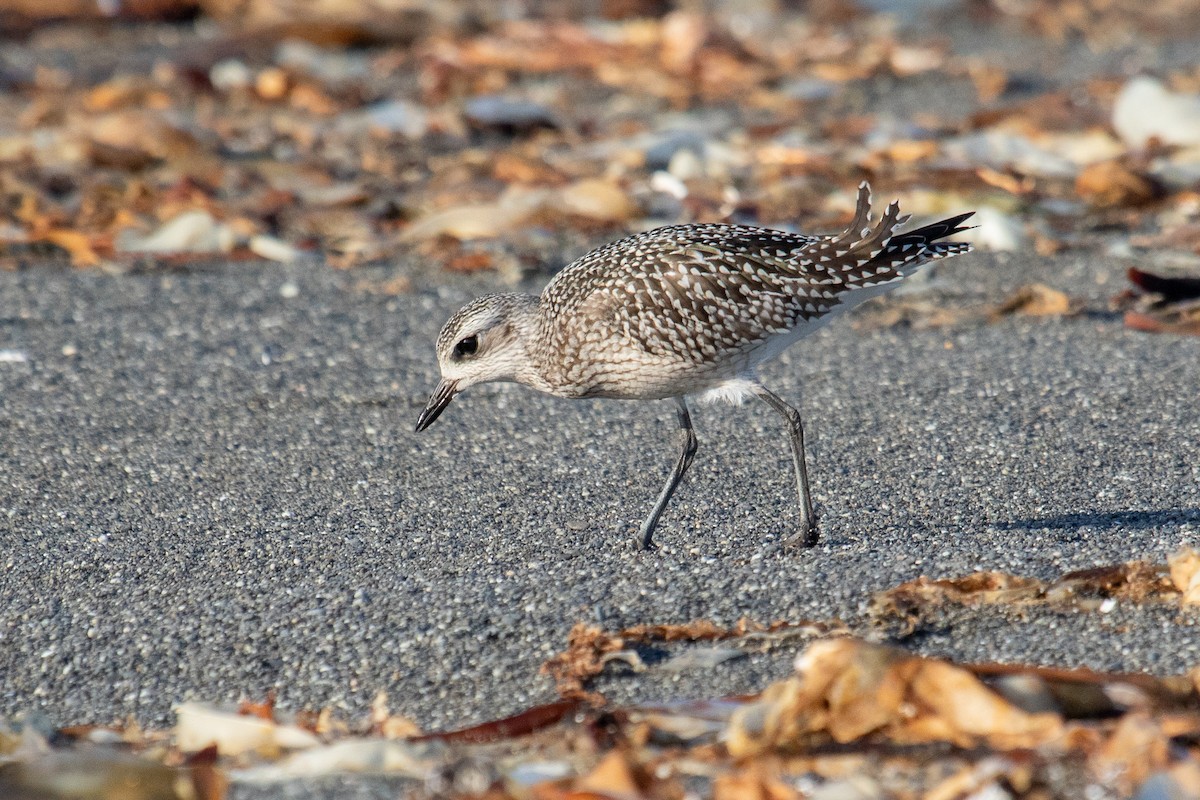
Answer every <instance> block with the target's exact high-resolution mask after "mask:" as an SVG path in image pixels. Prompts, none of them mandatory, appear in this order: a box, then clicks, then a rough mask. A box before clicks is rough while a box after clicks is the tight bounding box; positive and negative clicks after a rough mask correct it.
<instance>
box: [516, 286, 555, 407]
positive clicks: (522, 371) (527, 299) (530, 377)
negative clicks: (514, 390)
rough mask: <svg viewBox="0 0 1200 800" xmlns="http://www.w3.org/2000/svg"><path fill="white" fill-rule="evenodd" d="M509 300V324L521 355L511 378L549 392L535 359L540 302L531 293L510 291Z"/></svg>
mask: <svg viewBox="0 0 1200 800" xmlns="http://www.w3.org/2000/svg"><path fill="white" fill-rule="evenodd" d="M505 299H506V300H507V301H508V303H509V310H508V323H509V324H510V325H511V326H512V329H513V333H515V334H516V342H517V344H518V346H519V347H520V348H521V350H522V353H521V357H520V358H518V359H517V361H516V364H515V366H516V369H515V370H514V373H513V376H512V380H515V381H516V382H517V383H523V384H525V385H526V386H529V387H531V388H534V389H537V390H539V391H542V392H547V391H550V386H549V384H547V382H546V379H545V377H544V375H545V371H544V369H543V365H542V364H541V363H540V361H538V353H539V348H537V347H536V346H535V343H536V342H537V341H538V337H539V336H540V335H541V327H540V326H541V316H540V306H541V302H540V300H539V298H538V297H537V296H536V295H532V294H509V295H506V296H505Z"/></svg>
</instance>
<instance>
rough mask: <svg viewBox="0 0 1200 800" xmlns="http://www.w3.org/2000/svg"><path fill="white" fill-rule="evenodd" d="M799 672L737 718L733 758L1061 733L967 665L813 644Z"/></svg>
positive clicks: (1005, 740)
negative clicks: (875, 741)
mask: <svg viewBox="0 0 1200 800" xmlns="http://www.w3.org/2000/svg"><path fill="white" fill-rule="evenodd" d="M796 672H797V674H796V675H795V676H793V677H791V678H788V679H786V680H784V681H781V682H779V683H776V684H773V685H772V686H770V687H768V689H767V690H766V691H764V692H763V694H762V696H761V698H760V699H759V700H758V701H757V702H754V703H751V704H749V705H747V706H745V707H744V708H742V709H739V710H738V711H736V712H734V715H733V717H732V719H731V720H730V725H729V728H728V730H727V732H726V742H727V747H728V748H729V752H730V753H731V754H732V755H733V756H734V757H735V758H741V759H744V758H749V757H752V756H756V755H762V754H764V753H767V752H771V751H780V752H784V753H789V752H797V751H799V750H803V749H805V748H806V747H808V746H810V745H817V744H819V742H820V741H821V737H822V736H825V737H828V738H829V739H831V740H832V741H834V742H837V743H839V744H843V745H845V744H850V743H852V742H856V741H861V740H862V739H864V738H865V737H868V736H882V737H884V738H885V739H887V740H890V741H892V742H894V743H896V744H901V745H908V744H922V743H931V742H946V743H949V744H952V745H955V746H957V747H976V746H980V745H985V744H986V746H988V747H990V748H994V749H997V750H1002V751H1006V750H1013V749H1021V748H1028V747H1037V746H1041V745H1045V744H1048V743H1050V742H1053V741H1055V740H1057V739H1058V738H1059V737H1061V736H1062V734H1063V732H1064V727H1063V720H1062V718H1061V717H1060V716H1059V715H1057V714H1053V713H1028V712H1025V711H1022V710H1021V709H1020V708H1018V707H1017V706H1015V705H1013V704H1012V703H1010V702H1008V701H1007V700H1005V699H1004V698H1003V697H1002V696H1000V695H999V694H998V693H996V692H995V691H993V690H992V689H990V688H988V687H987V686H986V685H985V684H984V683H983V682H981V681H980V680H979V679H978V678H976V677H975V676H974V675H972V674H971V673H970V672H969V671H968V670H966V669H963V668H962V667H959V666H956V665H953V664H950V663H949V662H946V661H942V660H939V659H932V658H923V657H920V656H913V655H910V654H908V653H905V652H904V651H902V650H897V649H894V648H889V647H884V646H882V645H876V644H870V643H867V642H863V641H859V640H854V639H838V640H833V641H820V642H815V643H813V644H811V645H809V647H808V649H807V650H805V652H804V653H802V654H801V655H800V656H799V657H797V659H796Z"/></svg>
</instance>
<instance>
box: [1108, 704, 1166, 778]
mask: <svg viewBox="0 0 1200 800" xmlns="http://www.w3.org/2000/svg"><path fill="white" fill-rule="evenodd" d="M1169 750H1170V741H1169V739H1168V737H1167V736H1166V734H1165V733H1164V731H1163V729H1162V727H1161V726H1160V725H1159V724H1158V722H1157V721H1156V720H1154V719H1152V718H1151V717H1150V716H1149V715H1148V714H1146V713H1144V712H1140V711H1137V712H1132V713H1129V714H1126V715H1125V716H1124V717H1122V718H1121V721H1120V722H1119V723H1117V728H1116V730H1115V731H1113V733H1112V736H1110V737H1109V738H1108V741H1107V742H1105V743H1104V746H1103V747H1102V748H1101V750H1100V752H1099V753H1097V755H1096V759H1095V761H1094V762H1093V764H1092V769H1093V771H1094V772H1095V774H1096V777H1097V778H1098V779H1099V780H1100V781H1102V782H1103V783H1104V784H1105V785H1106V786H1110V787H1113V788H1115V789H1117V790H1118V791H1119V792H1120V793H1121V794H1122V795H1124V796H1129V795H1131V794H1132V793H1133V790H1134V789H1136V788H1137V787H1138V786H1141V785H1142V783H1144V782H1145V780H1146V778H1148V777H1150V775H1151V774H1152V773H1155V772H1158V771H1159V770H1162V769H1164V768H1165V767H1166V766H1167V763H1168V757H1169Z"/></svg>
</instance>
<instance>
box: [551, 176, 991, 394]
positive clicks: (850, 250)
mask: <svg viewBox="0 0 1200 800" xmlns="http://www.w3.org/2000/svg"><path fill="white" fill-rule="evenodd" d="M966 216H969V215H964V216H962V217H958V218H955V219H952V220H945V221H943V222H940V223H936V224H934V225H930V226H927V227H926V228H921V229H919V230H916V231H912V232H909V233H903V234H898V235H895V236H893V231H894V229H895V228H896V226H897V225H898V224H900V223H901V222H903V220H902V219H900V217H899V213H898V209H897V207H896V204H895V203H893V204H892V205H890V206H889V207H888V208H887V211H886V212H885V214H884V216H883V218H882V219H881V220H880V221H879V222H878V224H876V225H875V226H868V225H867V223H868V220H869V196H868V194H867V191H866V189H865V188H864V189H862V190H860V194H859V203H858V209H857V212H856V214H855V218H854V221H853V222H852V223H851V225H850V227H849V228H848V229H847V230H846V231H845V232H844V233H842V234H839V235H837V236H822V237H814V236H804V235H800V234H792V233H786V232H782V231H773V230H767V229H763V228H753V227H748V226H737V225H716V224H712V225H677V226H670V227H666V228H659V229H656V230H653V231H648V232H646V233H643V234H638V235H635V236H631V237H628V238H625V239H621V240H619V241H617V242H613V243H612V244H609V245H606V246H605V247H602V248H599V249H598V250H595V251H592V252H591V253H588V254H587V255H585V256H584V257H583V258H581V259H580V260H579V261H577V262H575V263H574V264H572V265H570V266H569V267H567V268H566V269H565V270H563V272H561V273H560V274H559V275H558V276H556V277H555V279H554V280H553V281H551V283H550V284H549V285H548V286H547V287H546V289H545V291H544V292H543V293H542V298H541V300H542V309H541V310H542V314H543V319H544V320H546V323H547V329H546V330H544V333H545V334H546V341H547V342H548V343H552V346H553V347H554V349H555V350H556V352H557V353H559V354H560V355H561V354H568V358H567V363H566V365H565V368H566V369H568V370H571V371H572V372H573V374H571V375H569V376H567V375H564V378H567V379H568V380H570V381H572V382H576V383H578V382H582V383H588V382H589V381H590V382H592V383H597V382H599V383H603V381H604V373H605V369H604V366H603V365H605V364H611V365H612V366H613V367H614V368H615V367H617V366H619V365H620V366H625V367H628V366H630V362H636V363H637V365H638V369H639V371H640V372H641V374H642V375H643V377H644V379H646V380H647V381H653V380H654V376H655V369H656V368H657V369H658V370H659V371H660V373H661V374H659V375H658V377H659V378H661V381H662V382H663V383H664V384H669V383H670V382H671V381H672V380H673V379H674V378H675V377H678V376H679V375H681V374H682V373H687V374H688V377H689V379H690V380H695V379H696V377H697V376H698V375H701V374H711V376H712V379H713V380H720V379H724V378H729V377H734V376H736V375H739V374H741V373H742V372H744V371H746V370H747V369H748V368H751V367H752V366H753V365H754V364H755V363H757V361H759V360H761V358H760V357H758V356H761V355H762V354H761V352H760V351H762V350H764V349H766V348H767V345H768V344H769V343H772V342H774V343H775V345H776V346H772V347H770V348H769V349H770V350H771V351H776V350H777V349H781V347H782V346H786V345H787V344H790V343H791V342H792V341H795V339H796V338H799V336H800V335H802V334H803V332H804V330H806V329H807V328H808V327H809V326H810V324H812V323H816V322H819V321H821V319H822V318H823V317H825V316H827V315H828V314H829V313H830V312H831V311H833V310H834V309H835V308H836V307H838V306H839V305H843V304H846V305H854V304H856V300H855V295H858V296H860V297H862V299H865V297H867V296H870V295H871V294H877V293H879V292H880V291H882V290H883V289H884V288H886V286H887V284H890V283H892V282H894V281H897V280H899V279H900V278H902V277H903V276H904V275H906V274H909V273H910V272H911V271H912V270H913V269H915V268H916V267H917V266H919V265H921V264H924V263H926V262H927V261H929V260H931V259H933V258H938V257H943V256H945V255H953V254H955V253H958V252H963V251H965V250H966V249H968V247H969V246H968V245H965V244H957V243H939V244H936V245H935V244H933V242H934V240H935V239H937V238H940V237H942V236H946V235H949V234H951V233H954V232H957V231H958V230H959V228H958V227H957V226H958V223H959V222H961V221H962V220H963V219H965V218H966ZM575 362H578V363H580V364H589V365H591V366H589V367H588V369H589V370H591V374H587V375H585V374H582V373H581V372H579V370H578V369H574V370H572V366H573V365H574V364H575ZM669 388H670V387H669V386H666V385H664V386H663V387H659V388H657V389H654V391H655V392H656V393H660V394H663V396H669V394H670V392H669V391H668V390H669ZM647 391H649V390H647ZM588 393H596V394H611V393H610V392H608V391H607V390H605V389H604V388H603V387H602V386H597V387H596V390H595V391H589V392H588Z"/></svg>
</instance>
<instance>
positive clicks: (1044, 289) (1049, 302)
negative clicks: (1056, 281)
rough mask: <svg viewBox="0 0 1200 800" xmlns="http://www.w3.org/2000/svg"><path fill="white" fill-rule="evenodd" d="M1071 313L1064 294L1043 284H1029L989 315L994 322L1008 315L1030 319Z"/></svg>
mask: <svg viewBox="0 0 1200 800" xmlns="http://www.w3.org/2000/svg"><path fill="white" fill-rule="evenodd" d="M1069 313H1071V299H1070V298H1069V297H1068V296H1067V295H1066V293H1065V292H1061V291H1059V290H1058V289H1052V288H1050V287H1049V286H1046V285H1045V284H1043V283H1030V284H1027V285H1025V286H1022V287H1021V288H1019V289H1017V290H1016V291H1015V292H1013V293H1012V294H1011V295H1009V296H1008V298H1007V299H1005V300H1004V301H1003V302H1001V303H1000V304H999V305H997V306H996V307H995V308H994V309H992V311H991V312H990V314H989V317H990V318H991V319H992V320H993V321H994V320H998V319H1000V318H1002V317H1006V316H1008V315H1010V314H1022V315H1025V316H1030V317H1048V316H1063V315H1066V314H1069Z"/></svg>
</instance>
